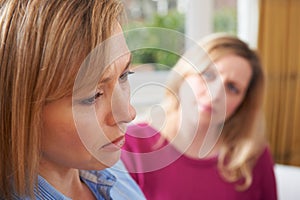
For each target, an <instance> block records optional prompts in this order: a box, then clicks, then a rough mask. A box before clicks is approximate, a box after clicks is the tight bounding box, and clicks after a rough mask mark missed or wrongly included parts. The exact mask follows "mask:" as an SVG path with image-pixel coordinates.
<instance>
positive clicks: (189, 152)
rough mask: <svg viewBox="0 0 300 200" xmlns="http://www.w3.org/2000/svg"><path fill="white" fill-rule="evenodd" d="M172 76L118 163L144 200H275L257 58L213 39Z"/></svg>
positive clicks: (132, 131)
mask: <svg viewBox="0 0 300 200" xmlns="http://www.w3.org/2000/svg"><path fill="white" fill-rule="evenodd" d="M199 46H200V47H202V48H203V49H204V53H203V52H201V48H195V49H193V50H190V51H188V53H187V54H186V55H184V56H183V57H182V58H181V59H180V60H179V61H178V62H177V64H176V65H175V67H174V68H173V69H172V71H171V74H170V77H169V79H168V81H167V84H166V90H165V91H166V93H165V98H164V100H163V103H162V104H161V107H160V109H157V110H158V112H157V113H155V112H154V113H152V115H151V117H152V119H151V121H149V122H146V123H140V124H137V125H133V126H130V127H129V128H128V131H127V138H126V144H125V146H124V149H123V151H122V159H123V161H124V163H125V165H126V167H127V169H128V171H129V172H130V173H131V175H132V177H133V178H134V179H135V180H136V182H137V183H138V184H139V186H140V187H141V189H142V191H143V192H144V194H145V196H146V197H147V199H155V200H158V199H161V200H162V199H163V200H168V199H206V200H210V199H211V200H215V199H218V200H221V199H231V200H233V199H243V200H245V199H249V200H250V199H251V200H255V199H270V200H271V199H272V200H273V199H277V194H276V185H275V178H274V171H273V161H272V158H271V155H270V152H269V149H268V145H267V142H266V140H265V138H264V135H263V134H264V130H263V120H262V119H263V118H262V116H261V115H262V110H261V109H262V103H263V90H264V75H263V71H262V66H261V64H260V61H259V58H258V56H257V54H256V53H255V52H254V51H253V50H251V49H250V48H249V47H248V45H247V44H246V43H244V42H243V41H241V40H239V39H238V38H236V37H234V36H230V35H227V34H213V35H210V36H208V37H207V38H205V39H203V40H202V41H201V42H200V43H199Z"/></svg>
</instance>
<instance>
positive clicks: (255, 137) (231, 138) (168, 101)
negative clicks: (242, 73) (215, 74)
mask: <svg viewBox="0 0 300 200" xmlns="http://www.w3.org/2000/svg"><path fill="white" fill-rule="evenodd" d="M199 45H200V46H202V47H203V49H204V50H205V51H206V52H207V54H208V56H207V55H204V54H203V52H201V51H199V49H198V51H191V52H189V54H190V55H188V56H187V57H190V58H193V57H197V56H198V57H201V59H202V63H203V64H204V65H207V66H206V67H208V65H209V63H211V62H207V60H208V59H210V60H211V61H212V62H215V61H216V60H217V59H219V58H221V57H224V56H226V55H232V54H234V55H238V56H241V57H243V58H245V59H246V60H247V61H248V62H249V64H250V66H251V68H252V77H251V80H250V83H249V86H248V89H247V92H246V94H245V96H244V99H243V101H242V103H241V104H240V106H239V107H238V108H237V110H236V111H235V113H233V115H232V116H230V117H229V118H228V119H227V120H226V121H225V122H224V126H223V130H222V134H221V136H220V139H221V141H222V145H221V149H220V154H219V161H218V167H219V171H220V173H221V174H222V175H223V177H224V178H225V179H226V180H227V181H229V182H236V181H239V180H243V181H242V183H241V184H239V185H238V187H237V189H246V188H248V187H249V186H250V185H251V183H252V174H251V171H252V167H253V165H254V163H255V161H256V159H257V157H258V156H259V155H260V154H261V153H262V150H263V148H264V147H265V145H266V143H265V139H264V136H263V122H262V121H263V120H262V112H261V106H262V102H263V92H264V74H263V70H262V66H261V63H260V59H259V57H258V55H257V54H256V53H255V51H253V50H251V49H250V48H249V47H248V45H247V44H246V43H245V42H243V41H241V40H240V39H238V38H237V37H235V36H231V35H227V34H212V35H210V36H209V37H207V38H205V39H204V40H202V41H201V42H199ZM201 59H200V60H201ZM201 67H202V68H203V69H205V67H203V66H201ZM203 69H200V71H199V70H198V71H197V69H196V70H195V66H192V65H191V63H189V62H188V61H187V60H186V59H183V58H181V59H180V60H179V61H178V62H177V64H176V65H175V66H174V68H173V72H172V73H171V76H170V78H169V80H168V82H167V88H168V90H166V95H165V100H164V104H163V105H165V109H166V113H167V117H166V120H167V121H166V126H165V127H164V128H163V131H162V132H163V133H162V134H163V135H168V134H170V132H174V130H175V129H176V128H175V127H174V124H176V123H174V121H176V120H179V119H178V118H179V116H178V115H179V114H178V109H179V106H180V102H179V100H178V97H177V96H178V93H179V87H180V85H181V84H182V82H183V80H184V78H185V77H187V76H188V75H189V74H191V73H199V72H200V73H201V70H203ZM177 128H178V127H177ZM175 131H176V130H175ZM172 134H174V133H172Z"/></svg>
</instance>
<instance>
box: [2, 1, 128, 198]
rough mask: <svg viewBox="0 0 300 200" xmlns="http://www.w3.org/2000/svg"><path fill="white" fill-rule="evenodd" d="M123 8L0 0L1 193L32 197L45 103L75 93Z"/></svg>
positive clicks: (113, 3) (95, 3)
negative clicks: (80, 76)
mask: <svg viewBox="0 0 300 200" xmlns="http://www.w3.org/2000/svg"><path fill="white" fill-rule="evenodd" d="M122 12H123V7H122V4H121V3H120V2H119V1H117V0H89V1H78V0H69V1H57V0H49V1H41V0H22V1H20V0H1V1H0V30H1V31H0V34H1V38H0V45H1V47H0V66H1V74H0V131H1V132H0V160H1V161H2V162H1V165H0V177H1V180H0V197H2V198H5V199H9V198H12V193H13V191H14V192H15V193H16V194H17V195H20V196H30V197H32V198H34V193H33V191H34V187H35V186H34V185H35V184H36V181H37V172H38V166H39V159H40V134H41V129H42V118H41V113H42V110H43V106H44V105H45V104H46V103H47V102H50V101H53V100H57V99H60V98H62V97H65V96H68V95H71V94H72V89H73V84H74V81H75V78H76V74H77V72H78V70H79V67H80V65H81V63H82V62H83V60H84V58H85V57H86V56H87V55H88V54H89V53H90V52H91V51H92V50H93V49H94V48H95V47H96V45H97V44H100V43H101V42H102V41H104V40H105V39H107V38H108V37H109V36H111V34H112V31H113V29H114V28H115V26H116V24H117V23H118V22H119V17H120V15H121V13H122ZM102 72H103V70H100V71H99V73H98V75H101V73H102Z"/></svg>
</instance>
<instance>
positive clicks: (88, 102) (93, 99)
mask: <svg viewBox="0 0 300 200" xmlns="http://www.w3.org/2000/svg"><path fill="white" fill-rule="evenodd" d="M101 95H103V93H100V92H98V93H96V94H95V95H94V96H92V97H90V98H87V99H83V100H81V101H80V103H81V104H83V105H92V104H94V103H95V102H96V100H97V99H98V98H99V97H100V96H101Z"/></svg>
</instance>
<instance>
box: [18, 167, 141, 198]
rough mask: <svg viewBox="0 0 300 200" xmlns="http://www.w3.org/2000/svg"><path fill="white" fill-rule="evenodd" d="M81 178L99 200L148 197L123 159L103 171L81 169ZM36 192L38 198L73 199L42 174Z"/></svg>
mask: <svg viewBox="0 0 300 200" xmlns="http://www.w3.org/2000/svg"><path fill="white" fill-rule="evenodd" d="M80 178H81V180H82V181H84V182H85V183H86V184H87V186H88V187H89V188H90V190H91V191H92V192H93V194H94V196H95V197H96V199H97V200H112V199H113V200H126V199H135V200H140V199H141V200H145V199H146V198H145V197H144V195H143V193H142V191H141V190H140V188H139V187H138V186H137V184H136V183H135V182H134V180H133V179H132V178H131V177H130V175H129V174H128V172H127V171H126V169H125V167H124V165H123V162H122V161H118V162H117V163H116V164H115V165H114V166H112V167H111V168H109V169H105V170H101V171H88V170H80ZM34 192H35V197H36V199H37V200H71V199H70V198H68V197H66V196H65V195H63V194H62V193H60V192H59V191H57V190H56V189H55V188H54V187H53V186H52V185H50V184H49V183H48V182H47V181H46V180H45V179H44V178H43V177H41V176H38V189H36V190H35V191H34ZM14 199H15V200H29V198H19V197H15V198H14Z"/></svg>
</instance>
